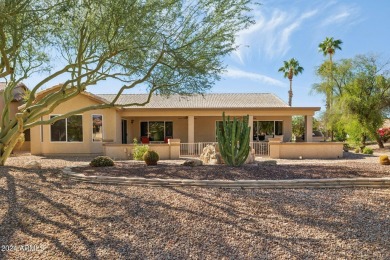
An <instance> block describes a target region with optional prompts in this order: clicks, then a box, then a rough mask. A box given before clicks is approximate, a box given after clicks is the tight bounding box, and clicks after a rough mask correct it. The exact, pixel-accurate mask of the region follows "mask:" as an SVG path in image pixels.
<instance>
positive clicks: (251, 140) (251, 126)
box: [248, 115, 253, 142]
mask: <svg viewBox="0 0 390 260" xmlns="http://www.w3.org/2000/svg"><path fill="white" fill-rule="evenodd" d="M248 125H249V127H250V128H251V131H250V133H249V142H253V116H251V115H250V116H249V120H248Z"/></svg>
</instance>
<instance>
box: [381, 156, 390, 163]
mask: <svg viewBox="0 0 390 260" xmlns="http://www.w3.org/2000/svg"><path fill="white" fill-rule="evenodd" d="M379 163H380V164H382V165H390V160H389V156H387V155H381V156H379Z"/></svg>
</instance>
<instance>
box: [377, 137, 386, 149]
mask: <svg viewBox="0 0 390 260" xmlns="http://www.w3.org/2000/svg"><path fill="white" fill-rule="evenodd" d="M375 140H376V142H377V143H378V146H379V148H385V145H384V144H383V142H382V139H381V138H380V137H379V136H377V135H375Z"/></svg>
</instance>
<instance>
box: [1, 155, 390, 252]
mask: <svg viewBox="0 0 390 260" xmlns="http://www.w3.org/2000/svg"><path fill="white" fill-rule="evenodd" d="M369 159H370V160H371V158H369ZM375 159H377V158H375ZM29 160H39V161H41V163H42V169H40V170H32V169H31V170H26V169H24V168H23V167H21V166H23V165H24V164H25V163H26V162H27V161H29ZM89 160H90V158H81V159H79V158H66V160H64V159H63V158H41V157H13V158H11V159H10V160H9V163H8V166H6V167H1V168H0V205H1V207H0V246H2V248H1V249H4V250H2V251H1V250H0V259H104V258H106V259H144V258H146V259H389V258H390V208H389V206H388V205H390V190H389V189H345V190H332V189H330V190H327V189H324V190H310V189H306V190H242V189H233V190H230V189H202V188H188V187H186V188H162V187H155V188H151V187H124V186H112V185H92V184H85V183H78V182H73V181H69V180H65V179H61V178H60V177H59V176H60V174H59V172H60V169H62V168H63V167H64V166H77V165H80V164H85V163H86V162H87V161H89ZM362 160H365V159H362ZM372 160H373V162H374V159H372ZM298 162H299V161H297V162H295V163H298ZM301 163H307V162H301ZM318 164H321V163H318ZM328 164H333V162H330V161H329V162H328ZM328 164H325V165H324V163H322V165H323V168H324V169H325V168H328V166H329V165H328ZM361 165H365V163H362V164H361ZM362 167H364V166H362ZM5 246H8V248H7V247H5ZM13 246H16V247H13ZM27 249H30V250H29V251H28V250H27Z"/></svg>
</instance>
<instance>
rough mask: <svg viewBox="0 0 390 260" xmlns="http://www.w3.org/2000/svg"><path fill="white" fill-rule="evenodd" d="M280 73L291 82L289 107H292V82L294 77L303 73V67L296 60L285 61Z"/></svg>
mask: <svg viewBox="0 0 390 260" xmlns="http://www.w3.org/2000/svg"><path fill="white" fill-rule="evenodd" d="M278 71H279V72H282V73H283V76H284V77H285V78H288V79H289V81H290V90H289V91H288V105H289V106H291V104H292V97H293V91H292V80H293V77H294V76H297V75H298V74H300V73H302V72H303V67H301V66H300V65H299V62H298V61H297V60H296V59H294V58H292V59H290V60H288V61H284V62H283V67H280V68H279V70H278Z"/></svg>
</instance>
